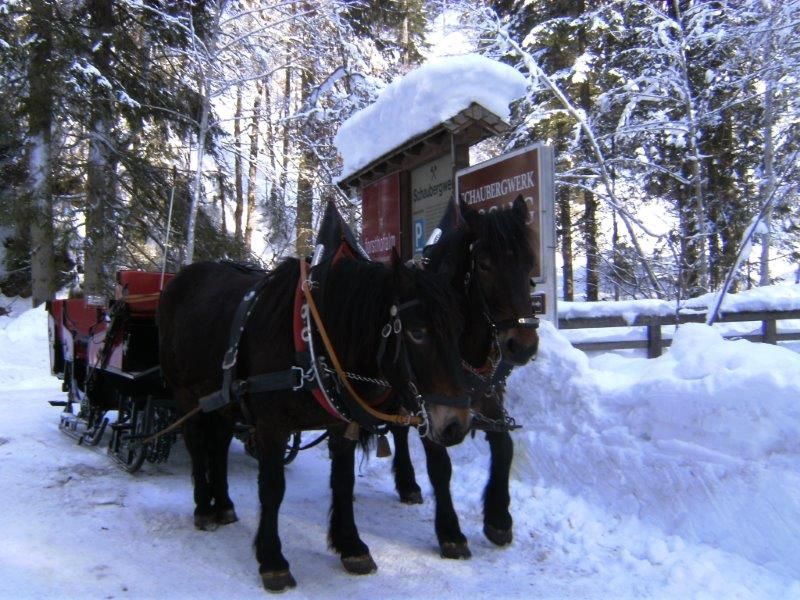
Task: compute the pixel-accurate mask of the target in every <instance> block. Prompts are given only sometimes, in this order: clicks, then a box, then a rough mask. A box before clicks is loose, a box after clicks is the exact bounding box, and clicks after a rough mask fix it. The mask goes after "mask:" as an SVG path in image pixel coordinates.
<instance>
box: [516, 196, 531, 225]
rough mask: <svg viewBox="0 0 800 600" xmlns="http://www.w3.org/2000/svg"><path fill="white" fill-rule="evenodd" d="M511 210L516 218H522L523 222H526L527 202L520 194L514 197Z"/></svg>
mask: <svg viewBox="0 0 800 600" xmlns="http://www.w3.org/2000/svg"><path fill="white" fill-rule="evenodd" d="M513 211H514V215H515V216H516V217H517V218H518V219H522V222H523V223H527V222H528V203H527V202H525V199H524V198H523V197H522V194H520V195H519V196H517V197H516V198H514V204H513Z"/></svg>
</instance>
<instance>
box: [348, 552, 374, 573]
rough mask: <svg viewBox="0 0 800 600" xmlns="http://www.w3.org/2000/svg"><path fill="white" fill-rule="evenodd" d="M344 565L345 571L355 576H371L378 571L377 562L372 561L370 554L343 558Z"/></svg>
mask: <svg viewBox="0 0 800 600" xmlns="http://www.w3.org/2000/svg"><path fill="white" fill-rule="evenodd" d="M342 564H343V565H344V569H345V571H347V572H348V573H352V574H353V575H369V574H370V573H374V572H375V571H377V570H378V565H376V564H375V561H374V560H372V557H371V556H370V555H369V554H363V555H362V556H347V557H344V556H343V557H342Z"/></svg>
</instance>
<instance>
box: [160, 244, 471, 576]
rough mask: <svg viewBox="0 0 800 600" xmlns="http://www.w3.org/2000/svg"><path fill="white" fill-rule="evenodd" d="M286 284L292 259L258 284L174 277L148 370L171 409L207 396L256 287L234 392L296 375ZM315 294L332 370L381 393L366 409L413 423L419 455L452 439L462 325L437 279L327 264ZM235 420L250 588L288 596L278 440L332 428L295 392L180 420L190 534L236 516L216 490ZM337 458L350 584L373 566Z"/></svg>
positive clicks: (339, 522) (187, 274)
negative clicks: (242, 384) (250, 521)
mask: <svg viewBox="0 0 800 600" xmlns="http://www.w3.org/2000/svg"><path fill="white" fill-rule="evenodd" d="M299 276H300V268H299V261H297V260H296V259H288V260H286V261H285V262H283V263H282V264H281V265H279V266H278V267H277V268H276V269H275V270H274V271H273V272H271V273H269V274H267V275H266V277H267V279H266V280H263V281H262V278H263V277H264V275H263V274H254V273H248V272H243V271H242V270H241V269H237V268H235V267H233V266H230V265H224V264H217V263H198V264H194V265H190V266H188V267H186V268H184V269H183V270H182V271H181V272H180V273H179V274H178V275H177V276H176V277H175V279H174V280H173V281H172V282H171V283H170V284H169V285H168V286H167V288H166V290H165V291H164V293H163V295H162V298H161V302H160V305H159V336H160V357H161V366H162V370H163V373H164V376H165V378H166V380H167V382H168V384H169V385H170V386H171V388H172V390H173V394H174V397H175V400H176V402H177V404H178V405H179V407H180V409H181V410H182V411H184V412H188V411H190V410H191V409H192V408H193V407H195V406H197V404H198V400H199V399H200V398H205V397H209V395H213V394H214V392H216V391H217V390H219V389H220V388H221V386H222V383H223V377H222V369H221V365H222V363H223V357H224V356H225V355H226V351H227V350H228V349H229V346H230V342H229V335H230V330H231V323H232V321H233V320H234V315H235V313H236V311H237V307H238V306H239V304H240V300H241V299H242V298H243V297H244V296H245V295H246V294H248V292H249V291H251V290H253V289H254V287H255V286H258V285H260V288H261V291H260V293H259V295H258V301H257V302H256V303H255V304H254V305H253V307H252V310H251V313H250V315H249V318H247V320H246V321H245V322H244V324H243V330H242V335H241V340H240V342H239V345H238V360H237V361H236V362H237V364H236V369H237V373H236V378H237V380H239V381H242V380H252V379H253V378H254V377H256V376H259V375H263V374H267V373H282V372H287V370H288V371H290V370H291V368H292V367H293V366H295V365H297V361H298V357H297V356H296V354H295V350H296V349H295V346H294V332H293V318H294V305H295V294H296V288H297V283H298V278H299ZM315 295H316V296H317V297H318V299H319V305H320V312H321V316H322V319H323V321H324V323H325V325H326V326H327V329H328V334H329V336H330V340H331V342H332V344H333V347H334V348H335V350H336V352H337V354H338V357H339V360H340V361H341V364H342V367H343V368H344V369H345V370H346V371H347V372H354V373H356V374H359V375H362V376H364V377H367V378H372V379H385V380H386V382H387V384H388V385H389V386H391V388H392V390H394V391H395V393H394V394H391V395H389V396H387V397H388V398H389V399H388V400H386V401H385V403H384V404H382V405H379V406H378V408H380V410H382V411H383V412H385V413H397V412H398V411H400V410H401V408H404V409H405V410H407V411H408V412H409V413H416V414H421V415H427V419H426V422H427V429H428V431H427V438H426V439H429V440H431V442H432V443H437V442H438V443H444V444H453V443H457V442H459V441H461V439H463V437H464V435H465V434H466V432H467V431H468V429H469V422H470V413H469V408H468V407H467V403H466V397H465V395H464V393H463V383H462V372H461V369H460V366H459V364H458V360H457V358H456V357H455V356H454V355H453V353H452V351H451V348H452V347H454V345H455V344H457V340H458V339H459V336H460V333H461V328H462V321H463V318H462V316H461V312H460V307H459V305H458V304H459V303H458V299H457V298H456V296H455V295H454V294H453V292H452V290H451V288H450V286H449V285H448V283H447V282H446V281H442V279H441V277H437V276H435V275H433V274H431V273H422V272H418V271H417V270H415V269H408V268H406V267H404V266H402V265H400V264H399V261H396V262H395V265H394V266H393V268H391V269H390V268H387V267H384V266H382V265H379V264H375V263H366V262H363V261H358V260H352V259H350V258H346V257H345V258H342V259H341V260H338V261H337V262H335V263H332V264H331V265H329V270H328V271H327V275H326V276H325V277H324V279H321V281H320V282H319V283H317V284H316V289H315ZM314 337H315V338H316V337H317V336H316V335H315V336H314ZM319 341H320V340H319V339H316V342H317V343H319ZM306 379H308V378H306ZM355 387H356V390H357V391H358V393H359V394H360V395H362V396H363V397H365V398H366V399H367V400H369V399H376V398H378V397H384V396H385V391H386V390H385V389H384V388H383V384H379V383H371V382H365V383H358V382H356V383H355ZM237 418H238V419H241V418H245V419H246V420H248V421H249V422H250V423H251V424H252V425H253V426H254V427H255V431H256V440H257V444H256V445H257V452H258V458H259V476H258V489H259V499H260V501H261V520H260V523H259V528H258V533H257V534H256V539H255V548H256V557H257V559H258V562H259V569H260V573H261V576H262V581H263V584H264V586H265V587H266V588H267V589H268V590H270V591H280V590H283V589H286V588H288V587H292V586H294V585H295V581H294V578H293V577H292V575H291V573H290V571H289V564H288V562H287V561H286V559H285V558H284V556H283V554H282V553H281V541H280V538H279V536H278V510H279V508H280V504H281V501H282V499H283V494H284V490H285V480H284V464H283V453H284V449H285V447H286V443H287V440H288V438H289V436H290V434H291V433H292V432H293V431H297V430H304V429H319V428H324V427H328V426H332V425H335V424H336V423H341V421H337V419H335V418H334V417H332V416H331V414H329V412H328V411H326V409H324V408H323V407H322V406H321V405H320V404H318V403H317V401H315V399H314V397H313V396H312V394H311V392H310V391H308V389H298V390H293V389H286V390H278V391H269V392H262V393H249V394H245V395H244V396H243V398H242V402H241V403H240V404H238V405H237V404H234V405H229V406H228V407H226V408H223V409H222V410H218V411H214V412H208V413H200V414H199V415H197V416H195V417H193V418H192V419H190V420H189V421H188V422H187V423H186V426H185V430H184V436H185V439H186V445H187V448H188V450H189V453H190V455H191V459H192V477H193V480H194V500H195V506H196V508H195V525H196V526H197V527H198V528H200V529H208V528H212V527H215V526H216V525H217V524H224V523H230V522H233V521H235V520H236V518H237V517H236V513H235V510H234V506H233V502H232V501H231V499H230V497H229V495H228V486H227V453H228V448H229V445H230V442H231V437H232V435H233V425H234V422H235V420H236V419H237ZM346 455H347V454H346V453H345V454H344V455H341V454H340V455H337V454H336V453H334V454H333V463H332V470H331V487H332V490H333V500H332V507H333V508H332V514H331V524H330V541H331V545H332V547H333V549H334V550H335V551H337V552H338V553H339V554H340V555H341V558H342V562H343V564H344V566H345V568H347V569H348V570H349V571H351V572H355V573H364V572H369V571H372V570H374V568H375V565H374V562H372V558H371V557H370V555H369V549H368V548H367V547H366V545H365V544H363V542H361V540H360V539H359V537H358V531H357V529H356V526H355V522H354V520H353V509H352V497H353V479H354V478H353V461H352V458H351V459H350V462H349V466H348V465H347V464H342V462H341V461H342V456H346ZM345 462H346V460H345Z"/></svg>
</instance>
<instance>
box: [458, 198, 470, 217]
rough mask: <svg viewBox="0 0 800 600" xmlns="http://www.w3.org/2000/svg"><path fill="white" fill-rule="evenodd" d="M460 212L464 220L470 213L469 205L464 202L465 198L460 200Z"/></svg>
mask: <svg viewBox="0 0 800 600" xmlns="http://www.w3.org/2000/svg"><path fill="white" fill-rule="evenodd" d="M458 212H460V213H461V217H462V218H463V217H464V215H465V214H466V213H467V212H469V205H468V204H467V203H466V202H464V199H463V198H459V199H458Z"/></svg>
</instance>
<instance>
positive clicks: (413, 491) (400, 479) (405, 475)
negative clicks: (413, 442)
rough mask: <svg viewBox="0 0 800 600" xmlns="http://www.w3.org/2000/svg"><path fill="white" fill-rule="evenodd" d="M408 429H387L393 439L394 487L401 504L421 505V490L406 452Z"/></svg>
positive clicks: (407, 451)
mask: <svg viewBox="0 0 800 600" xmlns="http://www.w3.org/2000/svg"><path fill="white" fill-rule="evenodd" d="M408 430H409V428H408V427H394V426H391V427H389V431H391V432H392V437H393V438H394V460H392V471H393V472H394V487H395V489H396V490H397V493H398V494H400V502H402V503H403V504H422V490H421V489H420V487H419V485H417V480H416V478H415V476H414V465H413V464H412V463H411V453H410V452H409V450H408Z"/></svg>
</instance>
